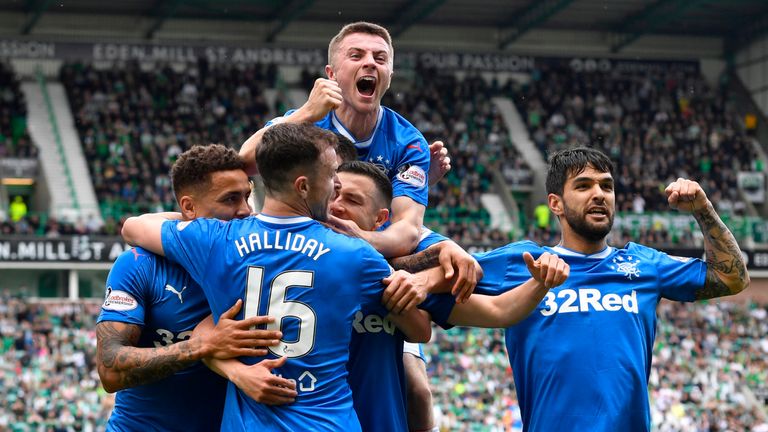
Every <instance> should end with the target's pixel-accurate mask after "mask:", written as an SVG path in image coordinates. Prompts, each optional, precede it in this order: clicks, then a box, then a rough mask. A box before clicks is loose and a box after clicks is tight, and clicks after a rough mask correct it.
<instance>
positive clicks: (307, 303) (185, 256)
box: [162, 214, 391, 431]
mask: <svg viewBox="0 0 768 432" xmlns="http://www.w3.org/2000/svg"><path fill="white" fill-rule="evenodd" d="M162 240H163V249H164V251H165V253H166V255H167V256H168V258H169V259H171V260H173V261H177V262H179V263H180V264H181V265H183V266H184V268H186V269H187V271H189V272H190V274H191V275H192V277H193V278H195V280H197V281H198V282H199V283H200V285H201V286H202V288H203V290H204V291H205V294H206V296H207V297H208V300H209V303H210V305H211V309H212V311H213V315H214V319H216V320H218V318H219V316H220V315H221V313H222V312H224V311H226V310H227V309H228V308H229V306H231V305H232V304H234V302H235V301H236V300H237V299H243V300H244V305H243V312H242V313H241V314H240V317H239V318H242V317H243V316H245V317H251V316H255V315H269V316H272V317H274V318H275V323H273V324H269V325H267V329H269V330H280V331H282V332H283V338H282V340H281V343H280V344H279V345H278V346H274V347H270V354H269V355H268V356H265V357H242V358H241V360H242V361H243V362H245V363H247V364H254V363H257V362H259V361H261V360H264V359H266V358H276V357H282V356H287V357H288V361H287V362H286V364H285V365H284V366H283V367H281V368H277V369H275V370H274V371H273V372H274V373H275V374H278V375H281V376H282V377H283V378H286V379H292V380H295V381H296V390H297V391H298V397H297V398H296V401H295V402H294V403H292V404H288V405H282V406H267V405H262V404H259V403H257V402H255V401H254V400H253V399H251V398H249V397H248V396H247V395H245V394H244V393H242V392H240V390H238V389H237V388H235V387H234V385H233V384H230V385H229V388H228V389H227V398H226V404H225V409H224V419H223V420H222V429H221V430H223V431H244V430H264V431H267V430H268V431H302V430H317V431H341V430H343V431H355V430H360V423H359V422H358V420H357V416H356V415H355V412H354V410H353V407H352V394H351V392H350V390H349V385H348V384H347V369H346V363H347V359H348V356H349V340H350V336H351V330H352V324H353V321H354V317H355V313H356V312H357V311H358V310H359V309H360V306H361V305H367V304H379V303H380V301H381V294H382V292H383V285H382V284H381V280H382V279H383V278H385V277H387V276H389V275H390V273H391V269H390V267H389V264H387V262H386V260H384V257H382V256H381V254H379V253H378V252H376V251H375V250H374V249H373V248H372V247H371V246H370V245H369V244H368V243H366V242H365V241H363V240H361V239H357V238H351V237H347V236H344V235H341V234H338V233H335V232H333V231H332V230H330V229H328V228H326V227H325V226H323V225H322V224H320V223H318V222H316V221H314V220H312V219H309V218H306V217H291V218H278V217H270V216H266V215H263V214H261V215H258V216H254V217H249V218H246V219H242V220H233V221H230V222H222V221H218V220H214V219H197V220H195V221H193V222H189V223H184V222H181V223H180V222H177V221H169V222H166V223H165V224H163V229H162Z"/></svg>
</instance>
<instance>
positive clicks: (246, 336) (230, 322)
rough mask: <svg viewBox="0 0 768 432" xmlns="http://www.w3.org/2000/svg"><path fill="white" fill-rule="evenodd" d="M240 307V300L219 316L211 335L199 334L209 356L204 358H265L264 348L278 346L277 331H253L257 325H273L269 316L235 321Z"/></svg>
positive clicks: (207, 333)
mask: <svg viewBox="0 0 768 432" xmlns="http://www.w3.org/2000/svg"><path fill="white" fill-rule="evenodd" d="M242 306H243V301H242V300H240V299H238V300H237V302H236V303H235V304H234V306H232V307H231V308H229V310H227V311H226V312H224V313H223V314H221V316H220V317H219V322H218V324H216V326H215V327H214V328H213V330H211V331H210V332H206V333H205V334H203V335H201V336H202V337H203V343H204V344H205V346H207V347H208V349H207V350H206V351H205V352H208V353H210V354H209V355H207V356H206V357H213V358H218V359H228V358H234V357H240V356H263V355H267V349H266V348H264V347H266V346H273V345H277V344H278V343H280V338H281V337H283V334H282V333H281V332H279V331H273V330H261V329H256V328H253V327H255V326H257V325H260V324H268V323H271V322H274V321H275V319H274V318H273V317H270V316H254V317H251V318H246V319H243V320H236V319H235V317H236V316H237V313H238V312H240V308H242Z"/></svg>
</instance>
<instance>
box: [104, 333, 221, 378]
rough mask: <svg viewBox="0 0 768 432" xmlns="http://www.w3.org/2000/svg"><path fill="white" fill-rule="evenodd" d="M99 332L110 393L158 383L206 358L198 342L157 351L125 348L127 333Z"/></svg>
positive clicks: (192, 341) (182, 343)
mask: <svg viewBox="0 0 768 432" xmlns="http://www.w3.org/2000/svg"><path fill="white" fill-rule="evenodd" d="M136 329H138V327H136ZM136 329H133V328H131V329H127V330H126V331H129V332H133V331H136ZM139 331H140V330H139ZM96 333H97V336H96V337H97V340H98V341H99V347H98V350H99V351H98V354H99V372H100V375H102V381H104V385H105V388H106V389H107V390H108V391H117V390H120V389H124V388H129V387H134V386H137V385H142V384H147V383H150V382H153V381H157V380H159V379H162V378H165V377H167V376H170V375H172V374H173V373H175V372H177V371H180V370H182V369H185V368H187V367H189V366H190V365H192V364H193V363H194V362H196V361H198V360H200V359H201V358H202V357H204V356H205V355H206V352H205V350H204V349H203V346H202V343H201V341H199V340H198V339H191V340H187V341H182V342H179V343H176V344H172V345H169V346H164V347H158V348H138V347H135V346H130V345H126V344H125V342H123V341H125V340H126V339H125V336H126V334H125V333H124V332H122V331H121V330H120V329H118V328H115V327H114V326H110V325H98V326H97V327H96ZM105 378H106V379H105Z"/></svg>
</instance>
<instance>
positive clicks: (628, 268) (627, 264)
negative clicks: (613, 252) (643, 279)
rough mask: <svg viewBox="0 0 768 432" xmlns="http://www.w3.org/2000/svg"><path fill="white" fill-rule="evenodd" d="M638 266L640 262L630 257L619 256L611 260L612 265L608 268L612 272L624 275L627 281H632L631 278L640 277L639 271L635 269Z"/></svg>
mask: <svg viewBox="0 0 768 432" xmlns="http://www.w3.org/2000/svg"><path fill="white" fill-rule="evenodd" d="M638 264H640V261H638V260H637V259H635V258H633V257H632V256H631V255H629V256H627V257H626V258H624V257H623V256H621V255H619V256H617V257H616V258H614V259H613V264H612V265H611V266H610V267H611V269H612V270H616V271H617V272H619V273H622V274H624V276H626V277H627V279H629V280H632V278H638V277H640V269H638V268H637V266H638Z"/></svg>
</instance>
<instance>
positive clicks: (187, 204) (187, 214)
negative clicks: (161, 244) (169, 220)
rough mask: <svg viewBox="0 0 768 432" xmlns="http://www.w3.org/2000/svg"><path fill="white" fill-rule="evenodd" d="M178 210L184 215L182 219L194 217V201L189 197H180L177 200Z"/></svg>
mask: <svg viewBox="0 0 768 432" xmlns="http://www.w3.org/2000/svg"><path fill="white" fill-rule="evenodd" d="M179 208H180V209H181V214H183V215H184V218H186V219H188V220H190V219H194V218H195V217H196V212H195V200H194V199H192V197H191V196H189V195H182V196H181V198H179Z"/></svg>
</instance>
